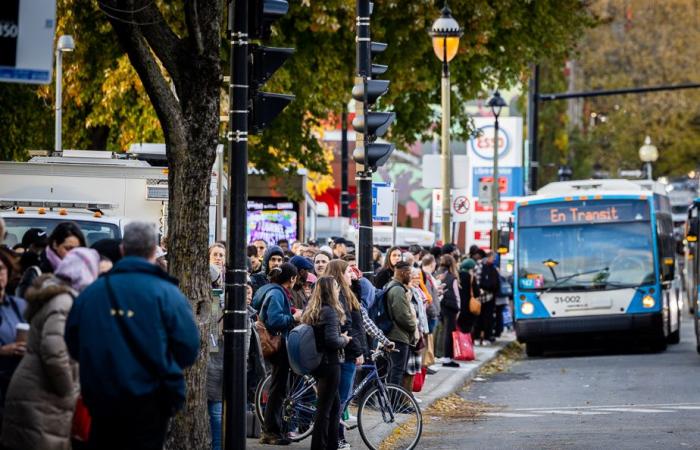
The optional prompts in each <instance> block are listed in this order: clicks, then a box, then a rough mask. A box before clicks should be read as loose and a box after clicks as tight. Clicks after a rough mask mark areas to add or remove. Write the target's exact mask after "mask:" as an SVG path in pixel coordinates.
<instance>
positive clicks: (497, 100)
mask: <svg viewBox="0 0 700 450" xmlns="http://www.w3.org/2000/svg"><path fill="white" fill-rule="evenodd" d="M487 105H488V106H489V107H490V108H491V112H492V113H493V116H494V117H495V118H496V121H495V123H494V127H493V129H494V131H493V185H492V186H491V209H492V213H491V250H493V251H496V249H497V248H498V197H499V183H498V116H500V115H501V110H502V109H503V107H504V106H507V103H506V101H505V100H503V97H501V94H500V93H499V92H498V91H496V92H494V93H493V97H491V100H489V102H488V103H487Z"/></svg>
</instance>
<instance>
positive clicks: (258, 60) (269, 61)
mask: <svg viewBox="0 0 700 450" xmlns="http://www.w3.org/2000/svg"><path fill="white" fill-rule="evenodd" d="M288 10H289V3H288V2H287V1H286V0H252V1H251V2H250V6H249V15H248V26H249V30H248V32H249V36H250V38H251V39H268V38H269V37H270V31H271V26H272V23H273V22H274V21H275V20H276V19H279V18H280V17H282V16H284V15H285V14H287V11H288ZM249 49H250V51H249V58H248V61H249V63H248V64H249V71H248V73H249V77H250V78H249V83H248V86H249V91H248V95H249V106H248V108H249V110H250V114H249V115H248V129H249V133H250V134H258V133H260V132H261V131H262V130H263V129H264V128H265V127H267V126H268V125H269V123H270V122H272V120H274V119H275V117H277V116H278V115H279V114H280V113H281V112H282V110H284V108H285V107H286V106H287V105H288V104H289V103H290V102H291V101H292V100H294V96H293V95H287V94H274V93H270V92H264V91H261V88H262V86H263V85H264V84H265V83H266V82H267V81H268V80H269V79H270V78H271V77H272V75H273V74H274V73H275V72H276V71H277V69H279V68H280V67H282V64H284V63H285V61H287V59H289V57H290V56H292V54H294V49H293V48H275V47H264V46H261V45H256V44H251V45H250V46H249Z"/></svg>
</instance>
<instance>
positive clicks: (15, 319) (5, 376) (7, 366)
mask: <svg viewBox="0 0 700 450" xmlns="http://www.w3.org/2000/svg"><path fill="white" fill-rule="evenodd" d="M14 268H15V265H14V264H13V261H12V260H11V259H10V257H9V256H8V255H7V254H6V253H5V252H0V412H2V407H1V406H2V403H3V402H4V401H5V396H6V393H7V386H8V385H9V384H10V379H11V378H12V374H13V373H14V372H15V369H16V368H17V365H18V364H19V362H20V360H21V358H22V356H23V355H24V352H25V351H26V349H27V347H26V339H20V340H19V341H18V339H17V324H20V323H26V320H25V319H24V313H25V310H26V309H27V302H25V301H24V299H23V298H20V297H15V296H12V295H9V293H8V292H7V291H6V288H7V284H8V281H9V280H10V278H12V276H13V273H14Z"/></svg>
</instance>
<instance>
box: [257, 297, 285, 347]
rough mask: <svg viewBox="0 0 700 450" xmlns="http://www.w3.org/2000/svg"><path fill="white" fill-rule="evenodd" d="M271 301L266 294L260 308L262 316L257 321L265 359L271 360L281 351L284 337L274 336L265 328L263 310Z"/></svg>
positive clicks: (259, 315)
mask: <svg viewBox="0 0 700 450" xmlns="http://www.w3.org/2000/svg"><path fill="white" fill-rule="evenodd" d="M269 300H270V297H269V294H268V293H266V294H265V300H264V301H263V304H262V306H261V307H260V314H258V320H256V321H255V330H256V331H257V332H258V338H259V339H260V348H261V349H262V354H263V357H264V358H265V359H270V358H271V357H272V356H274V355H275V354H276V353H277V352H279V351H280V347H282V335H280V334H272V333H270V330H268V329H267V326H265V322H264V319H263V310H264V309H265V305H267V304H268V302H269Z"/></svg>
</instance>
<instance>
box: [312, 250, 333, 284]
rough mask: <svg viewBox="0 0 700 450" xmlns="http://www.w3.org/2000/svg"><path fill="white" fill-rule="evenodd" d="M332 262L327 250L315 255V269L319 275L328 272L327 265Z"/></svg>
mask: <svg viewBox="0 0 700 450" xmlns="http://www.w3.org/2000/svg"><path fill="white" fill-rule="evenodd" d="M329 262H331V255H330V254H329V253H326V252H318V253H316V256H315V257H314V271H315V272H316V276H317V277H319V278H320V277H322V276H323V275H324V274H325V273H326V266H328V263H329Z"/></svg>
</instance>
